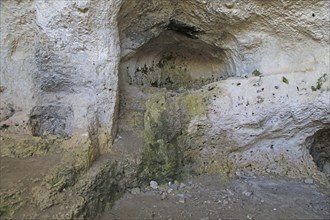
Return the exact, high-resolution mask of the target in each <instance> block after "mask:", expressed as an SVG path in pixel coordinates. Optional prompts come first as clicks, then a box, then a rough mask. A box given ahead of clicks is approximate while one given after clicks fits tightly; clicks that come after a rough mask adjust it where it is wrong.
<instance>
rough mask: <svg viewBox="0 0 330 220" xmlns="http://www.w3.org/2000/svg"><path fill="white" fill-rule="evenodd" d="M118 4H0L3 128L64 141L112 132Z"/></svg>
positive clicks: (54, 2)
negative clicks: (99, 130) (91, 130)
mask: <svg viewBox="0 0 330 220" xmlns="http://www.w3.org/2000/svg"><path fill="white" fill-rule="evenodd" d="M120 4H121V1H120V0H113V1H112V0H111V1H89V0H86V1H80V0H77V1H55V0H54V1H9V0H8V1H1V82H0V83H1V85H0V86H1V94H0V96H1V126H2V127H5V128H7V129H10V130H12V131H13V132H24V133H32V134H33V135H36V136H41V135H47V134H51V135H59V136H71V135H74V134H84V133H86V132H87V131H88V129H89V127H90V126H99V127H101V128H103V130H102V132H104V133H105V134H106V135H109V136H113V135H114V133H115V132H114V131H115V120H113V117H114V115H115V114H116V105H117V104H116V103H117V91H118V80H117V78H118V73H117V70H118V62H119V55H120V48H119V38H118V31H117V19H116V18H117V13H118V11H119V8H120ZM96 124H97V125H96ZM110 139H112V138H110Z"/></svg>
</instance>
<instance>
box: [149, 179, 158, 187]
mask: <svg viewBox="0 0 330 220" xmlns="http://www.w3.org/2000/svg"><path fill="white" fill-rule="evenodd" d="M150 187H151V188H152V189H158V183H157V182H156V181H153V180H152V181H150Z"/></svg>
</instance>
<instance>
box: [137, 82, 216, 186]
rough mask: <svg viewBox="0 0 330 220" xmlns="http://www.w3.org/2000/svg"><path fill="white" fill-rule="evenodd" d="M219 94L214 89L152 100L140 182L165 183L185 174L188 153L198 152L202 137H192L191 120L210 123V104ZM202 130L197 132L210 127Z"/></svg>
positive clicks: (147, 117) (145, 131) (202, 127)
mask: <svg viewBox="0 0 330 220" xmlns="http://www.w3.org/2000/svg"><path fill="white" fill-rule="evenodd" d="M216 93H219V89H215V87H212V89H207V90H206V91H204V90H199V91H196V92H193V93H189V94H188V93H186V94H182V95H177V94H172V93H166V92H160V93H157V94H154V95H152V96H151V97H150V98H149V100H148V101H147V103H146V113H145V118H144V125H145V130H144V148H143V154H142V163H141V166H140V177H141V178H143V179H144V180H148V181H149V180H151V179H152V180H156V181H159V182H164V181H167V180H173V179H176V178H179V176H180V175H182V174H183V172H184V171H185V168H184V164H186V163H185V160H186V159H187V158H186V156H185V155H189V153H188V154H187V153H186V151H187V149H189V150H193V149H194V148H196V147H197V145H198V144H197V143H199V142H201V140H199V138H201V137H202V136H201V135H198V134H196V133H194V134H190V133H191V132H188V130H189V129H188V127H189V124H190V122H191V121H192V120H194V121H200V122H202V123H207V121H205V120H207V108H208V103H209V100H210V99H211V98H212V97H213V96H214V95H215V94H216ZM198 119H203V120H198ZM200 128H201V129H200V130H198V129H197V130H196V129H195V131H196V132H197V133H198V132H205V131H204V130H205V129H207V126H200ZM187 160H190V159H187Z"/></svg>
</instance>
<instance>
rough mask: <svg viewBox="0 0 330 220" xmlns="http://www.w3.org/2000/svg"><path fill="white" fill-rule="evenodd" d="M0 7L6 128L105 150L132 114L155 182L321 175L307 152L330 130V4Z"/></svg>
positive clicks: (205, 0)
mask: <svg viewBox="0 0 330 220" xmlns="http://www.w3.org/2000/svg"><path fill="white" fill-rule="evenodd" d="M0 10H1V39H0V40H1V75H0V77H1V82H0V98H1V99H0V104H1V109H0V113H1V115H0V120H1V121H0V123H1V124H0V126H1V128H6V129H8V130H10V131H13V132H24V133H29V134H32V135H35V136H42V135H45V134H52V135H57V136H69V137H70V136H73V135H75V134H78V135H85V136H86V134H85V133H86V132H88V131H91V130H92V131H95V132H92V133H93V134H90V135H92V136H101V137H102V139H103V140H107V141H105V142H110V141H111V140H112V139H114V137H115V134H116V130H117V129H116V126H117V121H118V120H119V119H122V120H123V121H125V120H126V119H127V118H125V117H126V116H127V117H131V118H134V120H135V122H134V123H135V125H137V126H136V127H139V128H143V129H145V130H144V138H145V146H144V147H145V149H144V157H145V160H146V163H145V164H146V167H147V168H146V170H144V172H147V174H146V175H149V174H150V173H148V170H153V167H152V166H155V165H157V162H159V161H160V162H161V163H162V164H164V165H166V166H167V167H165V168H164V169H163V168H159V170H160V171H159V172H161V175H160V176H161V177H162V178H163V177H164V178H165V177H166V176H167V174H170V175H176V174H177V173H176V172H172V171H173V170H171V169H172V168H173V169H181V168H182V167H183V168H184V166H185V164H189V163H190V162H191V164H192V167H193V169H195V170H197V169H199V171H202V172H225V173H235V170H238V169H242V170H250V171H253V172H256V173H259V174H271V173H272V174H276V175H277V174H279V175H287V176H292V177H299V176H308V175H309V176H310V175H312V174H313V173H314V172H315V173H317V172H319V171H322V169H327V166H328V165H326V164H327V163H326V162H324V161H323V159H322V166H324V167H323V168H322V167H321V168H320V167H319V169H317V166H316V164H315V163H314V162H313V158H314V160H316V159H315V158H318V157H320V158H328V157H327V156H324V155H323V156H320V155H318V154H319V153H316V154H317V155H316V156H315V153H313V154H310V152H315V150H313V149H312V148H313V146H314V145H313V144H312V142H313V140H314V139H317V138H318V137H319V135H316V136H314V134H316V132H318V131H320V130H326V131H327V130H328V129H329V124H330V121H329V106H330V103H329V78H330V74H329V67H330V65H329V60H330V59H329V53H330V51H329V43H330V42H329V31H328V30H329V29H330V22H329V2H328V1H324V0H311V1H304V0H296V1H289V0H282V1H273V0H272V1H261V0H242V1H238V0H226V1H214V0H163V1H159V0H150V1H140V0H96V1H91V0H83V1H82V0H74V1H55V0H54V1H33V0H30V1H9V0H5V1H1V9H0ZM119 90H120V96H119ZM154 93H157V94H156V97H157V96H158V97H162V98H164V100H163V104H164V105H161V103H162V102H158V103H154V101H155V100H156V101H157V100H158V99H157V98H155V96H153V95H154ZM150 97H151V98H150ZM147 100H148V101H147ZM146 101H147V102H146ZM158 101H159V100H158ZM145 102H146V103H147V105H146V103H145ZM118 103H121V109H120V111H121V115H120V116H122V117H121V118H120V117H119V116H118V114H117V112H118V110H117V109H118ZM123 103H124V104H123ZM152 106H154V107H155V106H156V107H157V108H156V109H155V108H154V107H152ZM163 108H164V109H163ZM155 114H156V115H155ZM133 116H134V117H133ZM148 116H150V117H149V118H148ZM143 117H144V119H143ZM139 120H140V122H136V121H139ZM126 121H129V120H126ZM164 126H165V127H164ZM166 126H167V127H166ZM90 133H91V132H90ZM96 139H97V138H96ZM322 140H323V139H322ZM316 142H317V143H318V141H316ZM321 142H322V141H321ZM317 146H321V145H319V144H318V145H317ZM322 146H323V145H322ZM157 147H158V148H157ZM151 148H152V149H151ZM323 148H326V149H328V148H329V147H327V146H326V147H322V149H323ZM159 149H160V150H161V151H162V152H159V151H158V150H159ZM318 149H321V148H320V147H318ZM173 152H174V154H177V155H178V157H177V158H173V157H171V155H172V154H173ZM322 152H323V153H322ZM322 152H321V153H322V154H325V152H328V150H324V151H322ZM313 155H314V156H313ZM162 156H163V158H162ZM146 157H148V158H146ZM187 158H189V159H187ZM171 160H173V161H171ZM168 169H170V170H168ZM317 170H319V171H317ZM150 175H151V176H150V177H152V176H153V175H157V174H155V173H153V174H150Z"/></svg>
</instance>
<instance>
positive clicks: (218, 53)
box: [119, 22, 235, 91]
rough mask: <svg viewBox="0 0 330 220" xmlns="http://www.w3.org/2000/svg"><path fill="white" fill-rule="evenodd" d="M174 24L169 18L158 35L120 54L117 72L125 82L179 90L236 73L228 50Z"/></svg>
mask: <svg viewBox="0 0 330 220" xmlns="http://www.w3.org/2000/svg"><path fill="white" fill-rule="evenodd" d="M174 27H175V28H174ZM174 27H173V25H172V23H171V22H170V23H169V25H168V27H167V28H166V29H165V30H164V31H163V32H161V33H160V34H159V35H158V36H156V37H154V38H152V39H151V40H149V41H148V42H147V43H145V44H144V45H142V46H141V47H139V48H138V49H137V50H136V52H135V53H134V54H129V55H126V56H125V57H123V58H122V60H121V64H120V73H119V74H120V75H123V77H124V78H125V79H124V80H125V82H126V83H128V84H129V85H134V86H146V87H157V88H166V89H168V90H175V91H180V89H181V90H183V89H184V90H186V89H198V88H201V86H203V85H206V84H209V83H212V82H216V81H219V80H223V79H227V78H228V77H231V76H235V68H234V67H235V65H234V64H233V63H232V62H231V60H230V57H229V54H230V53H229V52H228V51H226V50H224V49H221V48H219V47H216V46H214V45H210V44H207V43H205V42H203V41H201V40H199V39H197V37H193V36H195V35H193V34H194V33H195V32H194V31H192V30H190V29H188V28H186V29H185V28H181V29H179V27H177V26H174ZM180 27H181V26H180ZM191 29H192V28H191ZM196 32H197V31H196Z"/></svg>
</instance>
